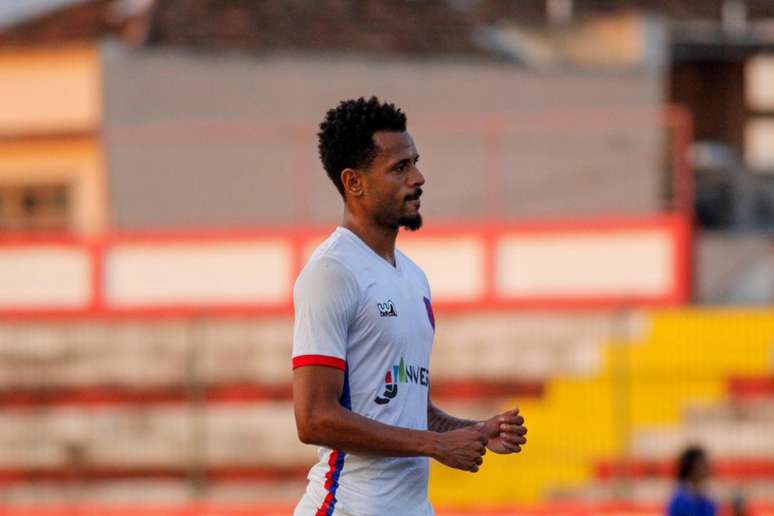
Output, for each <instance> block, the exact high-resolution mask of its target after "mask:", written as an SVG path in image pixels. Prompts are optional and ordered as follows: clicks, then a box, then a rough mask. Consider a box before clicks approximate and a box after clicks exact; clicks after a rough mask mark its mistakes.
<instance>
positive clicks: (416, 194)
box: [406, 188, 422, 201]
mask: <svg viewBox="0 0 774 516" xmlns="http://www.w3.org/2000/svg"><path fill="white" fill-rule="evenodd" d="M421 196H422V189H421V188H417V189H416V190H414V193H412V194H410V195H407V196H406V200H407V201H417V200H419V198H420V197H421Z"/></svg>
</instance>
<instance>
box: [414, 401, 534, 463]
mask: <svg viewBox="0 0 774 516" xmlns="http://www.w3.org/2000/svg"><path fill="white" fill-rule="evenodd" d="M471 426H473V427H476V429H477V430H479V431H480V432H481V433H482V434H483V435H484V436H486V437H487V438H488V439H489V443H488V444H487V448H489V449H490V450H492V451H493V452H495V453H501V454H505V453H519V452H520V451H521V447H522V446H524V445H525V444H526V443H527V438H526V437H525V436H526V435H527V427H526V426H524V417H522V416H521V415H520V414H519V409H517V408H516V409H512V410H508V411H506V412H503V413H502V414H497V415H496V416H494V417H491V418H489V419H487V420H486V421H475V420H471V419H460V418H457V417H454V416H450V415H449V414H447V413H446V412H444V411H443V410H441V409H439V408H438V407H436V406H435V405H434V404H433V402H432V401H431V399H430V396H429V394H428V398H427V428H428V430H431V431H433V432H449V431H451V430H456V429H458V428H465V427H471Z"/></svg>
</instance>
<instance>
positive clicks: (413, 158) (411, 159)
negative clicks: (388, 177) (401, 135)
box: [387, 154, 419, 168]
mask: <svg viewBox="0 0 774 516" xmlns="http://www.w3.org/2000/svg"><path fill="white" fill-rule="evenodd" d="M418 159H419V154H413V155H411V156H409V157H408V158H403V159H399V160H397V161H395V162H394V163H391V164H390V165H389V166H388V167H387V168H395V167H397V166H398V165H402V164H403V163H412V162H414V161H416V160H418Z"/></svg>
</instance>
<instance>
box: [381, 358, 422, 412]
mask: <svg viewBox="0 0 774 516" xmlns="http://www.w3.org/2000/svg"><path fill="white" fill-rule="evenodd" d="M410 383H413V384H416V385H422V386H424V387H427V386H428V384H429V383H430V371H428V370H427V368H426V367H419V366H415V365H406V363H405V362H404V360H403V357H401V358H400V363H399V364H396V365H394V366H392V368H391V369H388V370H387V373H386V374H385V375H384V392H383V393H382V395H381V396H377V397H376V398H374V402H375V403H376V404H377V405H386V404H387V403H389V402H390V400H391V399H393V398H394V397H395V396H397V395H398V385H399V384H410Z"/></svg>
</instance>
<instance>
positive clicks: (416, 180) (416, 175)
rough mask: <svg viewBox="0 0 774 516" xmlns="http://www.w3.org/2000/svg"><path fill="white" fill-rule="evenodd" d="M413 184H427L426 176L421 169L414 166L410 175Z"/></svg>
mask: <svg viewBox="0 0 774 516" xmlns="http://www.w3.org/2000/svg"><path fill="white" fill-rule="evenodd" d="M409 180H410V181H411V183H410V184H411V186H422V185H423V184H425V176H423V175H422V172H420V171H419V169H418V168H417V167H413V174H412V175H411V176H410V178H409Z"/></svg>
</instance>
